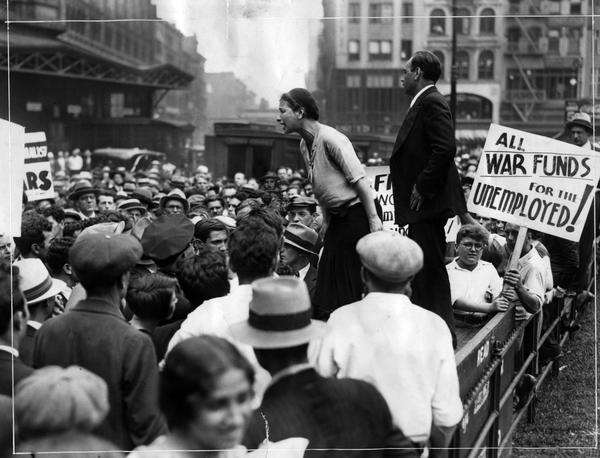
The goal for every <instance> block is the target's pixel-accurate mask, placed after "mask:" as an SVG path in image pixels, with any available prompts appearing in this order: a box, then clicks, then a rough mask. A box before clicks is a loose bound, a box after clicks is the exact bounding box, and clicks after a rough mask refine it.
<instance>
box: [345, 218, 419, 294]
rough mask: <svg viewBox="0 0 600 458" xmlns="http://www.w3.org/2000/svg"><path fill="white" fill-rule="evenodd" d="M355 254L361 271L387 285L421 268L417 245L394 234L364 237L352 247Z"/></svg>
mask: <svg viewBox="0 0 600 458" xmlns="http://www.w3.org/2000/svg"><path fill="white" fill-rule="evenodd" d="M356 252H357V253H358V256H359V257H360V261H361V263H362V265H363V266H364V268H365V269H367V270H368V271H369V272H371V273H372V274H373V275H375V276H376V277H377V278H380V279H381V280H385V281H389V282H394V283H402V282H405V281H407V280H409V279H410V278H411V277H414V276H415V275H416V274H417V272H419V271H420V270H421V268H422V267H423V250H421V247H420V246H419V245H418V244H417V242H415V241H414V240H412V239H410V238H408V237H404V236H403V235H400V234H398V233H397V232H394V231H389V230H386V231H378V232H371V233H370V234H367V235H365V236H364V237H362V238H361V239H360V240H359V241H358V243H357V244H356Z"/></svg>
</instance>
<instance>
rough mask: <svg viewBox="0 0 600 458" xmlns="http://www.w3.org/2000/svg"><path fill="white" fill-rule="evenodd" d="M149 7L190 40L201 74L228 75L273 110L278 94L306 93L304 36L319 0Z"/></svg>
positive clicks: (185, 1)
mask: <svg viewBox="0 0 600 458" xmlns="http://www.w3.org/2000/svg"><path fill="white" fill-rule="evenodd" d="M153 2H154V3H155V4H156V9H157V14H158V17H160V18H162V19H165V20H168V21H169V22H172V23H174V24H175V25H176V26H177V27H178V28H179V30H181V31H182V32H183V33H184V34H186V35H192V34H195V35H196V37H197V38H198V42H199V45H198V52H199V53H200V54H202V55H203V56H204V57H205V58H206V63H205V71H206V72H210V73H212V72H224V71H232V72H234V73H235V75H236V76H237V77H238V78H239V79H240V80H242V81H243V82H244V83H246V85H247V86H248V89H250V90H252V91H253V92H255V93H256V94H257V102H258V101H259V100H260V98H265V99H267V101H268V102H269V105H270V106H272V107H274V106H277V101H278V99H279V96H280V95H281V94H282V93H283V92H286V91H288V90H289V89H291V88H293V87H306V83H305V77H306V73H307V72H308V69H309V30H310V29H312V30H313V31H314V29H315V27H318V24H319V22H320V21H319V19H320V18H321V17H322V14H323V13H322V6H321V0H153ZM312 33H313V35H314V32H312ZM313 42H314V43H316V40H313Z"/></svg>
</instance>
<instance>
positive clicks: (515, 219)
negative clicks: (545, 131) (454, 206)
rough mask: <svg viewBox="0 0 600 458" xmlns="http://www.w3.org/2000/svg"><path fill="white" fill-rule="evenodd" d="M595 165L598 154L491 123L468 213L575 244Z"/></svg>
mask: <svg viewBox="0 0 600 458" xmlns="http://www.w3.org/2000/svg"><path fill="white" fill-rule="evenodd" d="M599 166H600V153H598V152H595V151H592V150H588V149H584V148H580V147H578V146H575V145H571V144H568V143H564V142H560V141H557V140H553V139H550V138H546V137H542V136H539V135H534V134H529V133H527V132H523V131H519V130H516V129H510V128H507V127H502V126H499V125H497V124H492V125H491V126H490V130H489V133H488V136H487V139H486V142H485V146H484V150H483V153H482V156H481V159H480V161H479V165H478V167H477V175H476V178H475V181H474V183H473V188H472V191H471V194H470V195H469V201H468V208H469V211H471V212H474V213H477V214H479V215H481V216H487V217H490V218H495V219H498V220H501V221H507V222H510V223H513V224H518V225H521V226H526V227H528V228H529V229H534V230H537V231H540V232H544V233H547V234H552V235H556V236H558V237H563V238H565V239H568V240H572V241H578V240H579V238H580V237H581V231H582V229H583V224H584V223H585V219H586V217H587V214H588V211H589V208H590V205H591V204H592V200H593V196H594V190H595V188H596V183H597V181H598V170H599Z"/></svg>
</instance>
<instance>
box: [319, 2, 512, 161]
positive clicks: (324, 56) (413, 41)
mask: <svg viewBox="0 0 600 458" xmlns="http://www.w3.org/2000/svg"><path fill="white" fill-rule="evenodd" d="M458 5H459V8H458V9H457V12H458V15H460V18H458V19H457V22H456V27H457V43H458V46H457V48H458V50H459V52H458V53H457V64H458V67H457V68H458V84H457V92H458V96H457V102H458V103H457V113H456V114H457V129H458V136H459V138H461V136H463V135H462V134H461V132H463V131H464V132H465V134H464V137H465V138H472V137H473V135H472V132H481V131H482V129H484V128H486V127H487V126H489V123H490V122H498V120H499V116H500V105H501V103H500V102H501V94H500V92H501V81H502V57H503V55H502V42H503V40H502V36H503V18H502V13H503V10H502V3H501V2H500V1H499V0H478V1H469V2H462V3H461V2H460V1H459V2H458ZM323 6H324V12H325V19H324V21H323V34H322V39H321V42H320V50H321V56H320V61H319V63H320V66H322V68H323V70H321V72H320V74H319V83H320V88H321V90H320V91H319V95H320V97H321V103H322V104H323V105H324V106H325V107H326V110H325V113H326V117H327V119H328V122H330V123H331V124H333V125H335V126H336V127H338V128H339V129H341V130H343V131H346V132H354V133H361V134H371V135H380V136H393V135H395V134H396V132H397V130H398V128H399V127H400V125H401V123H402V120H403V118H404V115H405V113H406V111H407V110H408V105H409V103H410V100H409V99H408V97H406V95H405V94H404V92H403V89H402V88H401V87H400V69H401V68H402V67H403V66H404V64H405V63H406V61H407V60H408V59H409V58H410V56H411V55H412V54H413V53H414V52H415V51H417V50H420V49H428V50H430V51H432V52H434V53H435V54H436V55H437V56H438V57H439V58H440V60H441V61H442V76H441V78H440V81H439V82H438V84H437V86H438V88H439V90H440V92H442V93H443V94H444V95H446V96H448V97H449V94H450V77H451V61H452V54H451V50H452V26H453V23H452V7H451V2H450V1H448V0H445V1H440V0H427V1H423V2H415V1H413V0H387V1H372V0H343V1H339V0H324V1H323ZM333 18H336V19H333ZM384 155H385V153H384Z"/></svg>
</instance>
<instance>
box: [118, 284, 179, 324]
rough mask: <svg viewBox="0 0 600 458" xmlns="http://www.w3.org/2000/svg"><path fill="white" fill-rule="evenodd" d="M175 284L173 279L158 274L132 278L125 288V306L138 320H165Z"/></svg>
mask: <svg viewBox="0 0 600 458" xmlns="http://www.w3.org/2000/svg"><path fill="white" fill-rule="evenodd" d="M176 284H177V281H176V280H175V279H174V278H171V277H167V276H166V275H163V274H160V273H155V274H149V275H142V276H137V277H132V279H131V281H130V282H129V285H128V287H127V296H126V300H127V306H128V307H129V308H130V309H131V311H132V312H133V313H135V314H136V315H137V316H138V317H139V318H142V319H152V320H157V321H161V320H165V319H167V318H168V317H169V313H170V311H171V309H170V307H171V300H172V299H173V293H174V292H175V286H176Z"/></svg>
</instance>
